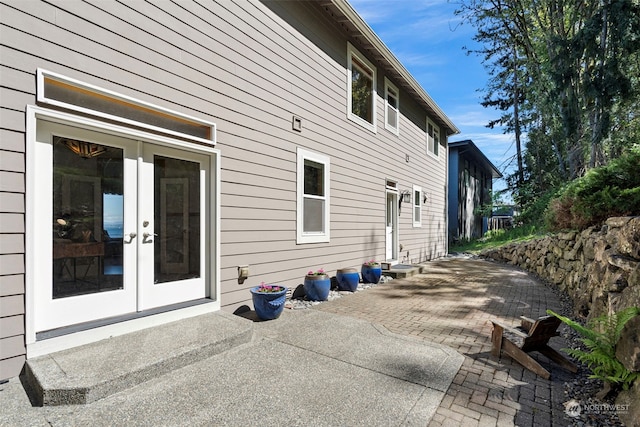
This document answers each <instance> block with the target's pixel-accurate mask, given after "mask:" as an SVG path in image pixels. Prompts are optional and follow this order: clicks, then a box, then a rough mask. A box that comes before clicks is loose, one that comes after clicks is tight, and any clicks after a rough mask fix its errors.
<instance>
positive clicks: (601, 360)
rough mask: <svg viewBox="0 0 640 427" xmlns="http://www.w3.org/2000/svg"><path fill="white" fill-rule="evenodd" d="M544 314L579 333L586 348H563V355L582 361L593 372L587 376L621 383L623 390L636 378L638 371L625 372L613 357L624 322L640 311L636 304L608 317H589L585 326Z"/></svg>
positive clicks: (557, 315)
mask: <svg viewBox="0 0 640 427" xmlns="http://www.w3.org/2000/svg"><path fill="white" fill-rule="evenodd" d="M547 314H550V315H552V316H555V317H557V318H558V319H560V320H562V321H563V322H564V323H566V324H567V325H569V326H570V327H571V328H572V329H575V330H576V331H577V332H578V333H579V334H580V335H582V337H583V338H582V339H581V340H582V343H583V344H584V345H585V346H586V347H587V349H588V351H582V350H579V349H566V348H565V349H563V351H565V352H566V353H567V354H569V355H571V356H573V357H575V358H576V359H578V360H579V361H580V362H582V363H584V364H586V365H587V366H588V367H589V369H591V372H593V374H592V375H591V376H590V377H589V378H596V379H600V380H602V381H606V382H609V383H611V384H615V385H621V386H622V388H623V389H624V390H627V389H628V388H629V386H630V385H631V384H632V383H633V382H634V381H635V380H636V379H637V378H640V372H632V371H629V370H628V369H627V368H625V366H624V365H623V364H622V363H621V362H620V361H619V360H618V359H617V358H616V345H617V343H618V340H619V339H620V335H621V334H622V329H623V328H624V325H625V324H626V323H627V322H628V321H629V320H631V319H633V318H634V317H635V316H637V315H639V314H640V307H629V308H627V309H626V310H622V311H619V312H618V313H615V314H613V315H611V316H607V315H604V316H600V317H598V318H596V319H593V320H592V321H591V322H589V324H588V325H587V326H582V325H581V324H579V323H577V322H575V321H573V320H571V319H569V318H567V317H564V316H561V315H559V314H557V313H554V312H553V311H551V310H547Z"/></svg>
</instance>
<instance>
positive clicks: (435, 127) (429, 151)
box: [425, 117, 440, 159]
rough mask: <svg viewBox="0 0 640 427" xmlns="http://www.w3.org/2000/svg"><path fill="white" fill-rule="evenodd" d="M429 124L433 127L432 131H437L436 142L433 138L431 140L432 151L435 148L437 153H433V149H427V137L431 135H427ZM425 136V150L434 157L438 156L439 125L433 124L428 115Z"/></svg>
mask: <svg viewBox="0 0 640 427" xmlns="http://www.w3.org/2000/svg"><path fill="white" fill-rule="evenodd" d="M429 125H431V126H432V127H433V130H434V133H435V132H437V133H438V142H437V143H436V141H435V140H434V142H433V147H434V151H435V150H437V153H434V152H433V151H431V150H430V149H429V138H432V136H431V135H429ZM425 134H426V137H425V144H426V147H425V148H426V151H427V154H428V155H430V156H432V157H435V158H436V159H437V158H438V157H440V141H439V140H440V127H439V126H438V125H436V124H435V122H434V121H433V120H431V119H430V118H429V117H427V128H426V132H425ZM436 147H437V148H436Z"/></svg>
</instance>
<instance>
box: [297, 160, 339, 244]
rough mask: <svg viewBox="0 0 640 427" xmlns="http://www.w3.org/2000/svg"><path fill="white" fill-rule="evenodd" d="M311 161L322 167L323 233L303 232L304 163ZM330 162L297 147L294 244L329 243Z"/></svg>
mask: <svg viewBox="0 0 640 427" xmlns="http://www.w3.org/2000/svg"><path fill="white" fill-rule="evenodd" d="M305 160H311V161H314V162H317V163H321V164H323V165H324V190H325V193H324V199H325V204H324V221H325V224H324V232H323V233H305V232H304V161H305ZM329 174H330V160H329V156H325V155H323V154H318V153H315V152H313V151H309V150H306V149H304V148H300V147H298V151H297V207H296V243H298V244H305V243H328V242H329V241H330V225H331V219H330V217H329V212H330V209H329V207H330V200H331V199H330V196H329V194H330V191H329V190H330V188H329V183H330V180H329Z"/></svg>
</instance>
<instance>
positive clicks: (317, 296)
mask: <svg viewBox="0 0 640 427" xmlns="http://www.w3.org/2000/svg"><path fill="white" fill-rule="evenodd" d="M330 290H331V279H330V278H329V276H328V275H327V274H326V273H325V272H324V270H323V269H322V268H321V269H320V270H318V271H315V272H314V271H309V272H308V273H307V275H306V276H305V278H304V292H305V293H306V294H307V298H309V299H310V300H312V301H325V300H326V299H327V298H329V291H330Z"/></svg>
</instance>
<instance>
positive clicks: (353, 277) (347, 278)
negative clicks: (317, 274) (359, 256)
mask: <svg viewBox="0 0 640 427" xmlns="http://www.w3.org/2000/svg"><path fill="white" fill-rule="evenodd" d="M336 279H337V280H338V289H340V290H341V291H351V292H355V291H356V289H358V283H359V282H360V275H359V274H358V270H356V269H355V268H340V269H338V271H337V272H336Z"/></svg>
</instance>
